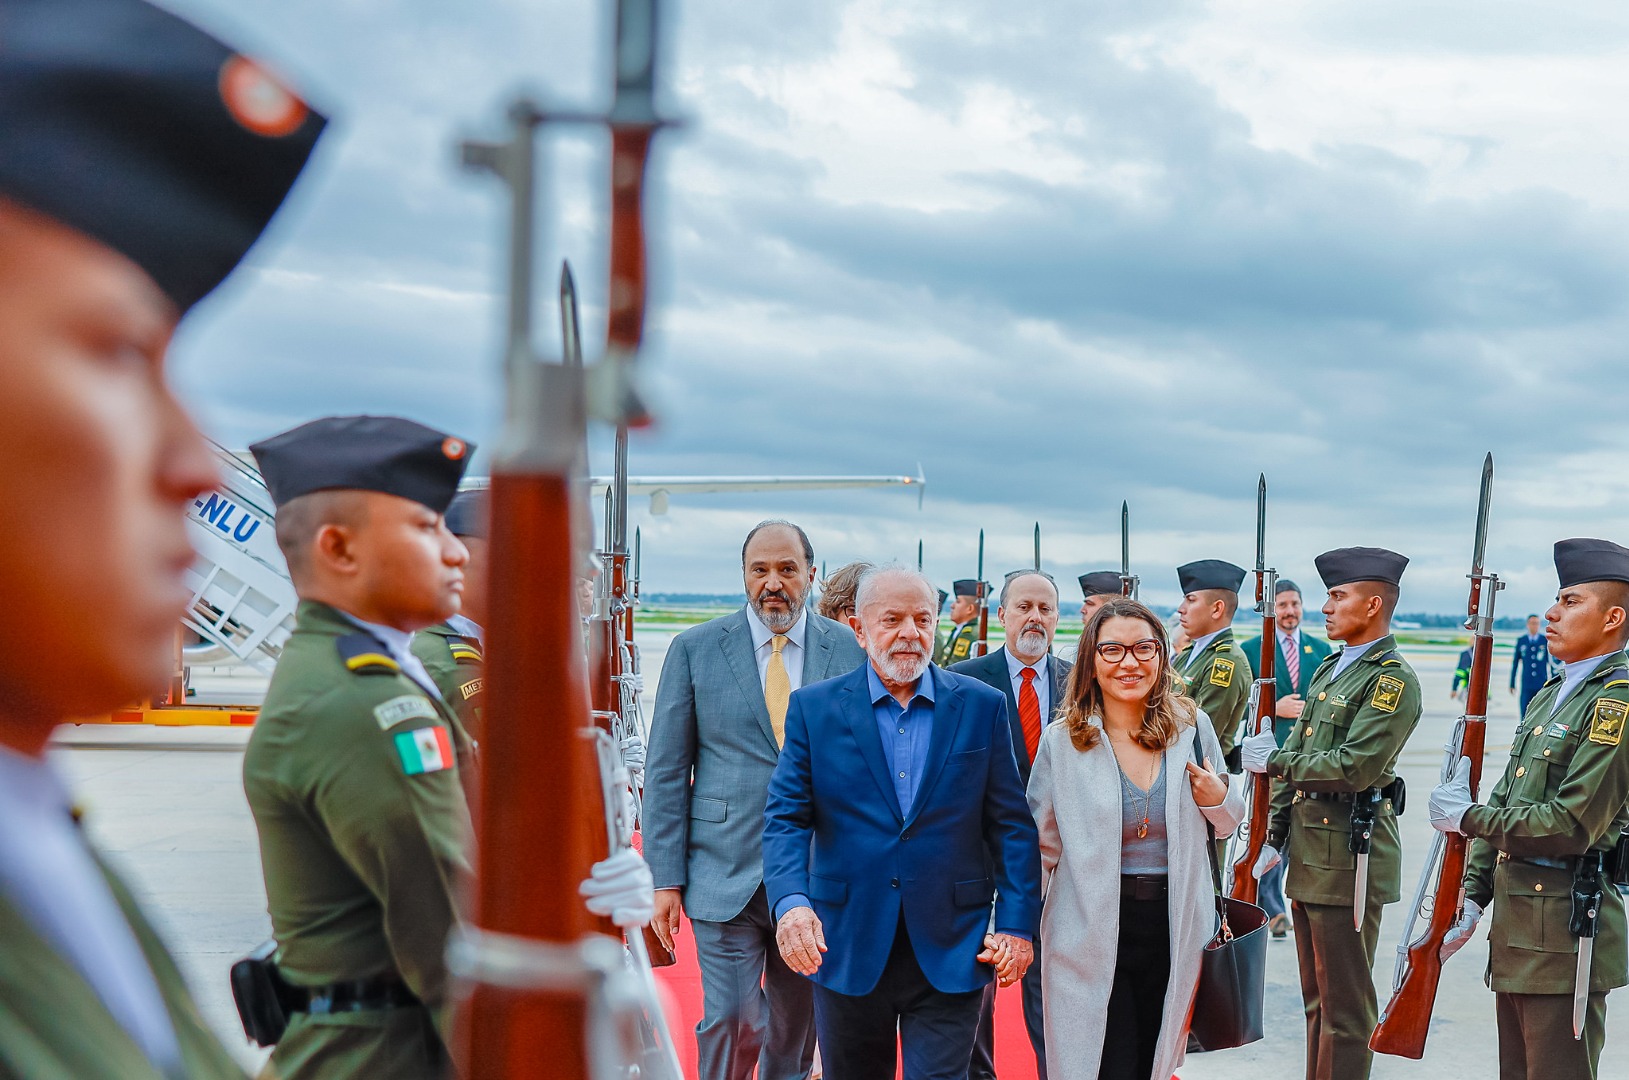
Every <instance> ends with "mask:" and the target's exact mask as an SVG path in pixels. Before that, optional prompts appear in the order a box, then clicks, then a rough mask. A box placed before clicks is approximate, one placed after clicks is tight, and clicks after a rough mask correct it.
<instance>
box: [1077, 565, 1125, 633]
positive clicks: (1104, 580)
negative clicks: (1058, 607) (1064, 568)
mask: <svg viewBox="0 0 1629 1080" xmlns="http://www.w3.org/2000/svg"><path fill="white" fill-rule="evenodd" d="M1079 581H1080V595H1081V601H1080V621H1081V623H1082V624H1083V625H1084V624H1085V623H1089V622H1091V621H1092V616H1093V615H1095V614H1097V609H1098V608H1100V607H1102V606H1103V605H1104V604H1106V603H1108V602H1109V601H1110V600H1113V599H1114V598H1115V597H1116V596H1119V595H1120V592H1121V586H1120V574H1119V572H1118V571H1114V570H1098V571H1096V572H1094V573H1090V574H1082V575H1080V578H1079Z"/></svg>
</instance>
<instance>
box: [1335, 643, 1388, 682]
mask: <svg viewBox="0 0 1629 1080" xmlns="http://www.w3.org/2000/svg"><path fill="white" fill-rule="evenodd" d="M1383 640H1385V639H1384V638H1375V639H1374V640H1373V641H1365V642H1364V643H1363V644H1362V645H1343V646H1341V654H1340V656H1339V657H1338V658H1337V659H1336V660H1335V670H1334V671H1333V672H1332V673H1331V674H1330V676H1329V677H1330V678H1331V679H1338V678H1340V677H1341V672H1343V671H1345V670H1346V669H1347V668H1349V667H1351V666H1352V665H1353V664H1355V663H1357V662H1358V660H1360V659H1362V657H1363V654H1364V653H1366V652H1368V651H1369V650H1370V649H1372V648H1374V647H1375V646H1376V645H1377V644H1379V643H1380V642H1381V641H1383Z"/></svg>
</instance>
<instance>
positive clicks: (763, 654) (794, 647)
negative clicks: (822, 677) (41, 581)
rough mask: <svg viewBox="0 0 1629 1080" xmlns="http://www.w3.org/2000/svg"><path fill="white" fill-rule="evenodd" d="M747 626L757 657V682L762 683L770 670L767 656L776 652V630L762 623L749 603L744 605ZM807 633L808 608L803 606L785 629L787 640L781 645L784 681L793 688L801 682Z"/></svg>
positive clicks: (754, 653) (753, 654)
mask: <svg viewBox="0 0 1629 1080" xmlns="http://www.w3.org/2000/svg"><path fill="white" fill-rule="evenodd" d="M747 629H749V630H751V631H752V656H753V659H755V660H757V661H758V685H759V686H762V685H763V684H764V676H765V675H766V674H767V673H768V672H769V658H770V657H771V656H773V655H774V654H775V648H774V639H775V632H774V631H773V630H771V629H770V628H769V627H767V626H765V625H764V622H763V620H762V619H760V618H758V613H757V612H756V611H753V610H752V605H751V604H748V605H747ZM808 634H809V609H808V608H804V609H803V610H802V611H801V612H799V613H798V621H797V622H795V623H793V624H792V629H790V630H788V631H787V632H786V644H785V645H782V646H781V663H782V664H785V665H786V681H787V683H788V684H789V685H790V686H791V687H792V689H793V690H796V689H797V688H798V687H800V686H802V685H803V642H804V641H805V639H807V637H808Z"/></svg>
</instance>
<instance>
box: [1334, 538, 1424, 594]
mask: <svg viewBox="0 0 1629 1080" xmlns="http://www.w3.org/2000/svg"><path fill="white" fill-rule="evenodd" d="M1312 562H1313V565H1315V566H1317V568H1318V576H1319V577H1321V578H1323V579H1324V588H1326V589H1333V588H1334V587H1335V586H1337V585H1350V584H1351V583H1352V582H1354V581H1384V582H1386V583H1387V584H1388V585H1401V584H1402V583H1403V568H1404V567H1406V566H1407V565H1408V559H1407V557H1406V556H1403V555H1399V554H1397V552H1395V551H1387V550H1386V549H1385V548H1373V547H1350V548H1336V549H1335V550H1334V551H1326V552H1324V553H1323V554H1322V555H1320V556H1318V557H1317V558H1316V559H1314V560H1312Z"/></svg>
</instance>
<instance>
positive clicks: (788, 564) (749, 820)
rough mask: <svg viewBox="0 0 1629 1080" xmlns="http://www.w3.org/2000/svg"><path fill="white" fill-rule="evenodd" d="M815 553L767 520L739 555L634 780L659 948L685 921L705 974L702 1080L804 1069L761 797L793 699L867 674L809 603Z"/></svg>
mask: <svg viewBox="0 0 1629 1080" xmlns="http://www.w3.org/2000/svg"><path fill="white" fill-rule="evenodd" d="M814 567H815V562H814V549H813V547H812V546H811V545H810V543H809V538H808V536H807V535H806V534H805V533H804V531H803V530H802V529H800V528H798V527H797V526H796V525H793V524H792V523H790V522H786V521H765V522H762V523H760V524H759V525H757V526H756V527H755V528H754V529H753V530H752V531H751V532H750V533H748V534H747V540H746V543H745V544H743V545H742V547H741V573H742V577H743V578H744V581H745V584H746V590H747V603H746V606H745V607H743V608H742V609H741V610H740V611H737V612H735V613H733V614H730V615H726V616H723V617H722V618H718V619H714V620H712V621H711V622H707V623H703V624H701V625H700V626H693V627H691V628H690V629H689V630H686V631H685V632H684V633H682V634H680V635H679V636H678V637H676V638H674V639H673V644H672V645H670V646H669V647H668V651H667V659H666V661H664V662H663V664H662V681H661V683H660V685H659V686H658V687H657V689H656V714H655V716H654V717H653V718H652V720H651V728H650V760H649V763H648V765H647V766H646V770H645V815H644V829H645V858H646V859H648V860H649V861H650V867H651V873H652V874H653V875H654V876H655V878H656V889H657V892H656V921H655V923H654V924H653V928H654V929H655V931H656V934H657V936H658V937H660V938H661V939H662V940H663V942H664V943H666V944H668V945H669V946H670V947H671V943H672V935H673V934H674V933H675V932H677V930H678V929H679V919H680V915H681V913H682V912H688V913H689V915H690V919H691V925H692V928H693V929H694V930H695V935H696V959H697V960H698V961H699V963H700V965H701V988H702V1001H703V1004H702V1020H701V1023H700V1024H698V1025H697V1027H696V1048H697V1052H698V1056H699V1059H700V1060H699V1066H700V1068H699V1074H700V1077H701V1080H751V1078H752V1077H753V1076H754V1071H755V1070H756V1076H757V1080H803V1078H806V1077H807V1076H808V1075H809V1069H810V1064H811V1062H812V1060H813V1058H814V1004H813V1002H812V1001H811V999H810V998H811V988H810V986H809V984H808V982H807V981H805V980H803V979H800V978H798V977H797V976H796V975H794V974H793V973H792V972H791V971H789V970H788V969H787V967H786V964H785V963H784V962H783V961H782V960H781V955H780V951H779V949H777V948H776V947H775V937H774V923H773V921H772V920H771V919H770V908H769V903H768V901H767V899H766V898H765V893H764V887H763V859H762V856H761V855H760V847H759V845H760V843H761V841H762V837H763V821H764V798H765V792H766V791H767V790H768V787H769V776H770V773H771V772H773V771H774V769H775V759H776V757H777V755H778V754H779V753H780V752H781V749H780V748H781V742H782V739H783V732H784V730H785V724H786V712H787V705H788V701H789V699H790V697H791V696H792V693H793V691H795V690H797V688H798V687H800V686H806V685H808V684H809V683H813V682H816V681H817V680H820V679H829V678H831V677H832V676H834V675H841V674H843V673H844V672H848V671H853V670H854V669H855V668H856V667H858V666H859V665H861V664H863V663H864V662H865V654H864V653H863V652H861V651H860V647H859V645H858V644H856V643H855V640H854V632H853V631H852V630H850V629H849V628H848V627H846V626H843V625H841V624H839V623H835V622H833V621H831V620H830V619H823V618H821V617H820V616H819V615H816V614H815V613H814V612H812V611H809V610H808V608H807V607H806V605H805V601H806V600H807V599H808V595H809V586H810V585H811V583H812V582H813V581H814Z"/></svg>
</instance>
